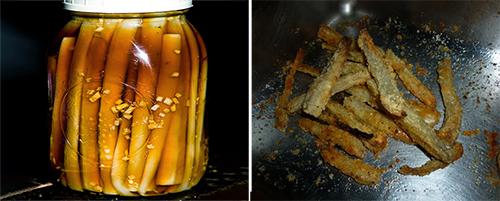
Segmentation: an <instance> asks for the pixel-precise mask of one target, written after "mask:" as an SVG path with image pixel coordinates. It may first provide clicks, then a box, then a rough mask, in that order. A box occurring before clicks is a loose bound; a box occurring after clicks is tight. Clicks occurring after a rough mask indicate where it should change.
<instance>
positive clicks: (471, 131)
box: [464, 128, 481, 136]
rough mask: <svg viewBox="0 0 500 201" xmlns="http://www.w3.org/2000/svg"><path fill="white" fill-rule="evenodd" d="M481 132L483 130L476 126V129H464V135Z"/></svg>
mask: <svg viewBox="0 0 500 201" xmlns="http://www.w3.org/2000/svg"><path fill="white" fill-rule="evenodd" d="M479 133H481V130H479V128H476V129H473V130H465V131H464V135H465V136H473V135H477V134H479Z"/></svg>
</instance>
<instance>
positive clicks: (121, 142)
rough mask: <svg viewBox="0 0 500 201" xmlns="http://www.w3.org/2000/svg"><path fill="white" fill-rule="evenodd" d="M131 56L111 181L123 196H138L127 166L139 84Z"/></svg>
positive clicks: (135, 64) (136, 66) (137, 36)
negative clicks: (133, 111)
mask: <svg viewBox="0 0 500 201" xmlns="http://www.w3.org/2000/svg"><path fill="white" fill-rule="evenodd" d="M139 37H140V28H138V30H137V31H136V35H135V38H139ZM129 55H130V58H131V59H129V63H128V67H127V78H126V81H125V83H126V85H125V89H124V91H125V92H124V94H123V102H124V103H127V104H129V107H128V108H127V110H129V111H126V113H124V114H123V116H122V118H121V123H120V126H119V127H120V129H119V130H118V136H117V139H116V146H115V153H114V155H113V165H112V167H111V181H112V182H113V186H114V187H115V189H116V191H118V194H120V195H121V196H136V195H137V194H135V193H132V192H130V191H129V190H128V184H127V166H128V160H129V150H128V148H129V141H130V134H131V132H132V127H131V124H132V120H131V119H129V117H130V116H128V117H127V115H130V114H128V113H129V112H130V110H132V109H133V108H135V106H134V104H133V102H134V98H135V88H136V85H137V69H138V61H137V60H134V59H133V53H132V52H129Z"/></svg>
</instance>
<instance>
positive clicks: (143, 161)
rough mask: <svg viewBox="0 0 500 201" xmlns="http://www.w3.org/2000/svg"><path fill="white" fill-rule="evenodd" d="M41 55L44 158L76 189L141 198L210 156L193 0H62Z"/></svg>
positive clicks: (186, 180)
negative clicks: (63, 16)
mask: <svg viewBox="0 0 500 201" xmlns="http://www.w3.org/2000/svg"><path fill="white" fill-rule="evenodd" d="M64 5H65V9H66V10H69V11H70V12H71V15H72V18H71V20H70V21H69V22H68V23H67V24H66V25H65V26H64V27H63V28H62V30H61V31H60V33H59V34H58V35H57V36H56V39H55V40H54V42H53V43H52V45H51V46H52V47H51V48H50V50H49V54H48V87H49V103H50V105H51V110H50V111H51V121H50V122H51V125H50V126H49V127H50V131H49V132H50V161H51V164H52V166H53V167H54V168H55V169H56V170H58V171H59V172H60V178H59V179H60V181H61V183H62V184H63V185H65V186H67V187H69V188H71V189H73V190H77V191H92V192H98V193H103V194H109V195H123V196H149V195H161V194H166V193H172V192H179V191H184V190H187V189H190V188H191V187H192V186H194V185H196V184H197V183H198V182H199V181H200V179H201V177H202V176H203V174H204V172H205V169H206V164H207V161H208V154H207V153H208V148H207V137H206V136H205V133H204V126H203V119H204V111H205V98H206V95H205V92H206V87H207V86H206V83H207V53H206V50H205V45H204V43H203V40H202V38H201V36H200V34H199V33H198V32H197V31H196V29H195V28H194V27H193V25H192V24H190V23H189V21H188V20H187V19H186V16H185V13H186V12H188V9H189V8H190V7H191V6H192V2H191V0H167V1H165V0H86V1H82V0H65V2H64Z"/></svg>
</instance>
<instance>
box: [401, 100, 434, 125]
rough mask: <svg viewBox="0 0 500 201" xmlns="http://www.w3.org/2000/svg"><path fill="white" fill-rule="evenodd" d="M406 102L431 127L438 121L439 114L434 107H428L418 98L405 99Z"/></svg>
mask: <svg viewBox="0 0 500 201" xmlns="http://www.w3.org/2000/svg"><path fill="white" fill-rule="evenodd" d="M407 103H408V105H410V106H411V107H413V109H415V111H416V112H417V114H418V115H419V116H420V117H421V118H422V119H423V120H424V121H425V123H427V124H429V125H430V126H431V127H433V128H434V126H436V124H437V123H438V122H439V118H440V116H441V114H439V112H438V111H437V110H436V108H435V107H429V106H427V105H425V104H424V103H421V102H420V101H418V100H407Z"/></svg>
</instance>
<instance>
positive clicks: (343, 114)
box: [275, 25, 463, 185]
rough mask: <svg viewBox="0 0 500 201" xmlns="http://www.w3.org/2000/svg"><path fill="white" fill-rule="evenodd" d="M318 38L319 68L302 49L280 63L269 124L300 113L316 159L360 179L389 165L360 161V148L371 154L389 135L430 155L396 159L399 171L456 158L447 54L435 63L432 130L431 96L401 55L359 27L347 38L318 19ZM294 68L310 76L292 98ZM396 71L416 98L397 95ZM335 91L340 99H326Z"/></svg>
mask: <svg viewBox="0 0 500 201" xmlns="http://www.w3.org/2000/svg"><path fill="white" fill-rule="evenodd" d="M318 38H319V39H320V40H321V41H322V47H323V48H324V49H326V50H327V51H329V52H333V55H332V56H331V58H330V59H329V62H328V65H327V66H325V67H324V68H323V69H322V70H321V69H320V68H316V67H313V66H310V65H307V64H304V62H303V61H304V54H305V53H304V51H303V50H302V49H299V50H298V52H297V55H296V57H295V60H294V61H293V62H290V63H289V65H288V68H287V69H286V71H287V72H286V76H285V87H284V90H283V93H282V94H281V95H280V97H279V99H278V102H277V106H276V114H275V115H276V128H278V129H279V130H280V131H282V132H285V131H286V128H287V125H288V118H289V115H292V114H294V113H300V115H301V118H300V119H299V120H298V125H299V127H300V128H301V129H302V130H304V131H306V132H308V133H310V134H312V135H313V136H315V139H316V145H317V148H318V149H319V150H320V153H321V156H322V157H323V160H325V161H326V162H327V163H328V164H330V165H331V166H334V167H335V168H337V169H338V170H340V171H341V172H342V173H344V174H345V175H347V176H349V177H352V178H353V179H354V180H356V181H357V182H358V183H360V184H367V185H369V184H376V183H378V182H380V180H381V176H382V175H383V174H384V173H385V172H386V171H387V170H388V169H389V167H376V166H373V165H371V164H368V163H366V162H364V161H363V158H364V157H365V156H366V154H367V152H371V153H373V154H374V155H375V156H378V155H379V153H380V152H382V151H383V150H384V149H385V148H386V147H387V144H388V138H389V137H390V138H393V139H395V140H399V141H401V142H403V143H406V144H410V145H415V146H418V147H419V148H420V149H422V151H424V152H425V153H427V155H428V156H429V157H430V159H429V160H428V161H427V162H426V163H424V164H422V165H421V166H420V167H410V166H408V165H403V166H402V167H401V168H400V169H399V170H398V172H399V173H400V174H403V175H419V176H423V175H427V174H429V173H431V172H433V171H435V170H438V169H441V168H445V167H447V166H448V165H449V164H451V163H453V162H454V161H456V160H458V159H459V158H460V157H461V156H462V154H463V147H462V145H461V144H460V143H459V142H457V141H456V139H457V136H458V134H459V133H460V125H461V120H462V106H461V105H460V102H459V98H458V96H457V93H456V90H455V87H454V86H453V73H452V69H451V59H450V58H449V57H447V58H445V59H443V60H442V61H440V62H439V63H438V67H437V72H438V83H439V86H440V89H441V95H442V98H443V103H444V107H445V117H444V122H443V124H442V126H441V128H439V130H434V127H435V126H436V124H437V123H438V121H439V119H440V113H439V112H438V111H437V109H436V98H435V96H434V95H433V94H432V92H431V91H430V89H429V88H427V87H426V86H425V85H424V84H423V83H422V82H421V81H420V80H419V79H418V78H417V77H416V76H415V75H414V74H413V73H412V65H411V64H409V63H408V62H407V61H406V60H405V59H401V58H399V57H398V56H397V55H396V54H395V53H393V52H392V50H390V49H387V50H386V51H384V50H383V49H381V48H380V47H378V46H376V45H375V44H374V42H373V39H372V37H371V36H370V35H369V33H368V31H367V30H366V29H362V30H361V31H360V33H359V36H358V38H357V40H353V39H349V38H347V37H345V36H343V35H342V34H340V33H338V32H337V31H336V30H334V29H332V28H330V27H328V26H325V25H322V26H320V29H319V31H318ZM297 72H300V73H305V74H307V75H309V76H311V77H313V78H314V81H313V82H312V84H311V85H310V86H309V88H308V90H307V92H305V93H304V94H299V95H295V96H294V97H293V98H291V96H292V88H293V83H294V77H295V74H296V73H297ZM396 75H397V77H398V78H399V80H401V83H402V84H403V86H404V88H406V89H407V90H408V91H409V92H410V93H411V94H412V95H413V96H415V97H416V99H412V100H409V99H407V98H405V97H404V96H403V94H402V93H401V92H400V90H399V88H398V84H397V83H398V82H397V80H396ZM336 94H338V96H340V97H342V98H340V100H341V101H336V100H337V99H339V98H335V99H334V98H332V96H334V95H336ZM336 97H337V96H336ZM342 99H343V100H342ZM360 133H364V134H363V135H360ZM365 134H366V135H365Z"/></svg>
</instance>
